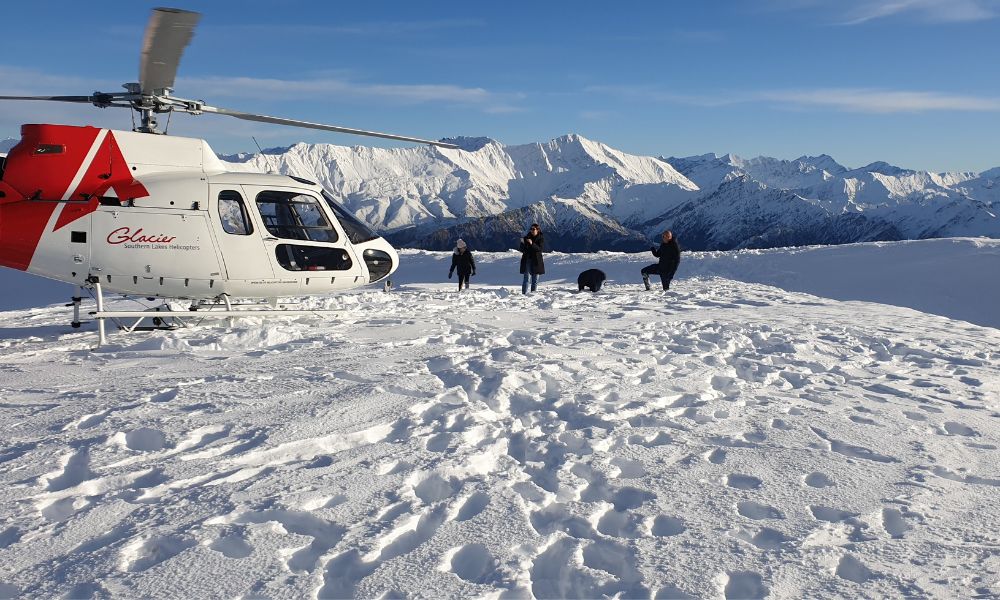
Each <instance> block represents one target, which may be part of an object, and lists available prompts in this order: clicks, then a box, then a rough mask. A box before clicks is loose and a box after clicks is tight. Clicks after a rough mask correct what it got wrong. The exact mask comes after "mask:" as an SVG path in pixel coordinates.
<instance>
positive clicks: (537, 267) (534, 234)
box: [519, 223, 545, 294]
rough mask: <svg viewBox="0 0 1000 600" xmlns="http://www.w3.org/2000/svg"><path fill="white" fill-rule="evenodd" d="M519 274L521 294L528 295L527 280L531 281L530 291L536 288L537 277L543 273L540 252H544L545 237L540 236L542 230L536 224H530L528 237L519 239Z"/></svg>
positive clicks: (543, 263)
mask: <svg viewBox="0 0 1000 600" xmlns="http://www.w3.org/2000/svg"><path fill="white" fill-rule="evenodd" d="M519 250H521V273H523V274H524V282H523V283H522V284H521V293H522V294H527V293H528V280H529V278H530V279H531V291H532V292H533V291H535V288H537V287H538V276H539V275H542V274H543V273H545V261H544V260H542V252H545V236H544V235H542V228H541V227H539V226H538V223H532V224H531V229H529V230H528V235H526V236H524V237H523V238H521V245H520V247H519Z"/></svg>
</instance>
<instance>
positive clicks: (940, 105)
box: [584, 85, 1000, 114]
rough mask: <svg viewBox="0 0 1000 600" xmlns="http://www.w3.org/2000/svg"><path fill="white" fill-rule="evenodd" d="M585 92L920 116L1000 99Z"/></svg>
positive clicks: (999, 107) (857, 92)
mask: <svg viewBox="0 0 1000 600" xmlns="http://www.w3.org/2000/svg"><path fill="white" fill-rule="evenodd" d="M584 91H586V92H590V93H600V94H609V95H613V96H618V97H620V98H625V99H628V100H630V101H638V102H643V101H645V102H657V103H666V104H687V105H691V106H700V107H705V108H717V107H722V106H730V105H736V104H750V103H765V104H772V105H775V106H779V107H786V108H799V109H823V108H826V109H833V110H836V111H839V112H856V113H878V114H890V113H919V112H933V111H958V112H998V111H1000V98H998V97H991V96H970V95H963V94H950V93H943V92H933V91H914V90H882V89H871V88H821V89H812V90H802V89H798V90H762V91H751V92H732V93H727V92H719V93H717V94H680V93H673V92H665V91H662V90H658V89H655V88H650V87H647V86H627V85H626V86H607V85H605V86H590V87H588V88H585V90H584Z"/></svg>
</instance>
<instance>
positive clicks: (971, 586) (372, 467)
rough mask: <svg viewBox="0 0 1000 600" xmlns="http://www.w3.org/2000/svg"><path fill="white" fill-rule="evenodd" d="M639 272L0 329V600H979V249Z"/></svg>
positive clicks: (919, 249)
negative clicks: (649, 285)
mask: <svg viewBox="0 0 1000 600" xmlns="http://www.w3.org/2000/svg"><path fill="white" fill-rule="evenodd" d="M650 258H651V257H649V256H648V255H645V256H643V255H623V254H611V253H600V254H592V255H556V254H553V255H549V256H548V257H547V262H546V266H547V267H548V270H549V274H548V275H546V276H545V277H544V278H543V281H542V284H541V287H540V288H539V291H538V292H537V293H536V294H534V295H531V296H522V295H521V294H520V282H519V276H518V275H517V274H516V270H517V255H516V254H512V253H510V254H505V253H497V254H480V255H478V259H479V271H478V275H477V276H476V277H474V278H473V289H472V290H471V291H468V292H462V293H461V294H459V293H457V292H455V291H454V286H455V283H454V280H451V281H449V280H447V279H445V276H446V274H447V268H448V262H447V261H448V255H447V254H442V253H428V252H417V251H406V252H404V253H403V266H402V267H401V269H400V271H399V272H398V273H397V275H396V276H394V279H395V281H396V289H395V290H394V291H392V292H390V293H384V292H381V291H375V290H369V291H362V292H358V293H350V294H344V295H340V296H335V297H331V298H323V299H312V300H309V301H308V303H309V304H311V305H315V306H322V307H326V308H333V309H336V310H337V312H336V315H335V316H333V317H331V316H329V315H327V316H324V317H322V318H320V317H305V318H300V319H287V320H286V319H279V320H272V321H268V322H266V323H264V324H263V325H262V324H261V323H259V322H253V321H252V320H241V321H238V322H236V323H235V325H234V326H232V327H228V328H226V327H221V326H216V325H211V326H210V325H205V326H198V327H193V328H189V329H182V330H175V331H169V332H155V333H137V334H132V335H123V334H117V333H116V334H112V337H111V344H110V345H109V346H107V347H105V348H102V349H100V350H99V351H96V352H95V351H91V348H92V346H93V344H94V341H95V337H96V336H95V333H94V331H93V326H92V325H89V326H87V327H85V328H84V330H78V331H74V330H71V329H70V328H69V327H68V326H66V321H67V320H68V309H67V308H65V307H64V306H62V305H61V304H59V305H53V306H49V307H45V308H36V309H31V310H28V311H23V310H22V311H17V312H15V311H8V312H0V357H2V358H0V426H2V431H3V433H2V437H0V440H2V444H0V482H2V484H3V485H2V486H0V507H2V509H0V597H10V596H16V595H18V594H21V595H23V596H25V597H58V596H66V597H74V598H76V597H91V596H95V597H104V596H108V595H112V596H116V597H145V596H152V597H205V598H221V597H247V598H250V597H254V598H256V597H269V598H301V597H317V596H318V597H386V598H388V597H459V596H460V597H472V596H496V597H501V596H502V597H511V598H515V597H531V596H534V597H537V598H553V597H586V598H593V597H602V596H614V595H619V596H620V597H629V598H632V597H643V598H650V597H655V598H682V597H688V596H690V597H699V598H701V597H707V598H745V597H763V596H770V597H776V598H799V597H845V598H855V597H900V596H914V597H928V596H929V597H938V598H953V597H971V596H976V595H979V596H984V597H990V596H997V595H1000V533H998V531H997V528H996V524H997V523H998V522H1000V502H998V500H1000V467H998V465H1000V462H998V460H997V459H998V445H1000V366H998V365H1000V330H998V329H997V327H1000V317H998V314H997V313H998V312H1000V311H998V310H997V309H996V298H997V297H998V292H1000V282H998V278H997V274H998V273H1000V241H990V240H972V239H950V240H930V241H923V242H906V243H894V244H862V245H853V246H841V247H833V248H830V247H827V248H803V249H795V250H773V251H759V252H743V253H706V254H690V255H688V254H685V256H684V259H683V262H682V265H681V269H680V272H679V276H678V279H677V280H676V282H675V285H674V286H673V289H672V291H670V292H667V293H664V292H661V291H653V292H645V291H642V290H641V289H640V286H639V285H638V283H637V279H638V278H637V272H638V269H639V267H640V266H642V265H644V264H647V263H648V262H650V260H649V259H650ZM590 267H600V268H603V269H604V270H605V271H606V272H607V273H608V275H609V277H610V281H609V282H608V285H607V286H606V288H605V290H603V291H602V292H600V293H598V294H591V293H589V292H584V293H577V291H576V285H575V278H576V274H577V273H579V272H580V271H581V270H583V269H585V268H590ZM25 281H26V280H25V279H24V276H23V274H19V273H15V272H12V271H4V272H3V273H2V274H0V289H2V290H3V294H4V295H3V296H0V303H2V304H0V306H2V307H4V308H12V307H15V306H23V304H19V303H18V302H19V301H23V300H26V298H23V297H22V296H24V295H25V292H24V291H23V288H21V287H20V286H21V285H22V284H23V283H24V282H25ZM31 281H33V282H36V281H38V280H31ZM32 285H34V286H35V287H34V288H33V291H32V294H33V298H27V300H31V299H35V300H36V301H37V302H41V303H47V302H63V301H65V300H67V299H68V291H69V290H68V288H67V286H58V287H51V288H50V287H48V284H47V282H42V283H33V284H32ZM19 290H21V291H19ZM50 294H51V295H50ZM931 313H935V314H931Z"/></svg>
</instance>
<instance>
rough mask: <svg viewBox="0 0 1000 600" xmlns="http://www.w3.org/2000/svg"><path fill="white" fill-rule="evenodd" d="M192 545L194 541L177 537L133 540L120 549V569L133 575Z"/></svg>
mask: <svg viewBox="0 0 1000 600" xmlns="http://www.w3.org/2000/svg"><path fill="white" fill-rule="evenodd" d="M194 545H195V542H194V540H191V539H188V538H183V537H179V536H163V537H157V536H154V537H150V538H139V539H135V540H133V541H132V542H131V543H129V544H128V545H127V546H125V548H124V549H122V555H121V559H122V560H121V564H122V569H123V570H125V571H131V572H133V573H134V572H141V571H145V570H146V569H149V568H150V567H153V566H155V565H158V564H160V563H161V562H164V561H166V560H169V559H171V558H173V557H174V556H177V555H178V554H180V553H181V552H183V551H184V550H186V549H188V548H190V547H192V546H194Z"/></svg>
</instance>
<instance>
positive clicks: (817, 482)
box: [803, 471, 837, 488]
mask: <svg viewBox="0 0 1000 600" xmlns="http://www.w3.org/2000/svg"><path fill="white" fill-rule="evenodd" d="M803 481H804V482H805V484H806V485H808V486H809V487H814V488H825V487H833V486H835V485H837V484H836V483H835V482H834V481H833V479H831V478H830V476H829V475H827V474H826V473H820V472H819V471H813V472H812V473H810V474H808V475H806V476H805V478H804V479H803Z"/></svg>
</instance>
